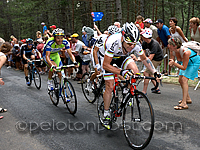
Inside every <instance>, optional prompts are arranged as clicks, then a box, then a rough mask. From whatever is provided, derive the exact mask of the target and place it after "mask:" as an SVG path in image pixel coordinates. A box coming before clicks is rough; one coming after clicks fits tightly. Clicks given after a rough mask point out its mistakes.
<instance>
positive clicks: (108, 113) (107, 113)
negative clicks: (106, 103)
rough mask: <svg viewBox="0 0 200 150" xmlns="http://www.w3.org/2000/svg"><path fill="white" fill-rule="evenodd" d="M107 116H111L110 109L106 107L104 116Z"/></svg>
mask: <svg viewBox="0 0 200 150" xmlns="http://www.w3.org/2000/svg"><path fill="white" fill-rule="evenodd" d="M106 116H110V111H109V110H105V109H104V117H106Z"/></svg>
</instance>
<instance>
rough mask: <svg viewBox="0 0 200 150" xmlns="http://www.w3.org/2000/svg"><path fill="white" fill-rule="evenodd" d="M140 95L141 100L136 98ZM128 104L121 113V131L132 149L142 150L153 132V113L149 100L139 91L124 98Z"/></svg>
mask: <svg viewBox="0 0 200 150" xmlns="http://www.w3.org/2000/svg"><path fill="white" fill-rule="evenodd" d="M138 95H141V96H142V98H138ZM125 98H126V100H127V99H128V102H127V104H126V106H125V108H124V111H123V131H124V135H125V137H126V140H127V142H128V143H129V145H130V146H131V147H132V148H133V149H144V148H145V147H146V146H147V145H148V144H149V142H150V140H151V138H152V135H153V130H154V112H153V107H152V105H151V103H150V101H149V99H148V98H147V97H146V95H144V93H142V92H140V91H135V94H134V95H131V96H126V97H125Z"/></svg>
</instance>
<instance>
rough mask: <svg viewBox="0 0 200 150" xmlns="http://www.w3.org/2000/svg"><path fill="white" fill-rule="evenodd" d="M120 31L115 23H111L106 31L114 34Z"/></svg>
mask: <svg viewBox="0 0 200 150" xmlns="http://www.w3.org/2000/svg"><path fill="white" fill-rule="evenodd" d="M120 31H121V30H120V28H118V27H117V26H115V25H111V26H109V27H108V33H109V34H115V33H117V32H120Z"/></svg>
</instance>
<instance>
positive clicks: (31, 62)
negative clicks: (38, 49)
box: [28, 59, 43, 64]
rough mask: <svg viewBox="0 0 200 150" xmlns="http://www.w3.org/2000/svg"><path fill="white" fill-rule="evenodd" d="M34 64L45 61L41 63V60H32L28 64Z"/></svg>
mask: <svg viewBox="0 0 200 150" xmlns="http://www.w3.org/2000/svg"><path fill="white" fill-rule="evenodd" d="M33 62H43V61H41V60H40V59H37V60H30V61H29V62H28V64H33Z"/></svg>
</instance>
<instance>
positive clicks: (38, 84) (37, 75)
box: [33, 68, 41, 90]
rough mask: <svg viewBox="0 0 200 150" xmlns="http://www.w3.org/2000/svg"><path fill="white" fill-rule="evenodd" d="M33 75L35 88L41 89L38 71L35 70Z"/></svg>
mask: <svg viewBox="0 0 200 150" xmlns="http://www.w3.org/2000/svg"><path fill="white" fill-rule="evenodd" d="M33 71H34V73H33V80H34V83H35V86H36V88H37V89H38V90H39V89H40V88H41V77H40V74H39V71H38V70H37V69H36V68H35V69H34V70H33Z"/></svg>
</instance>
